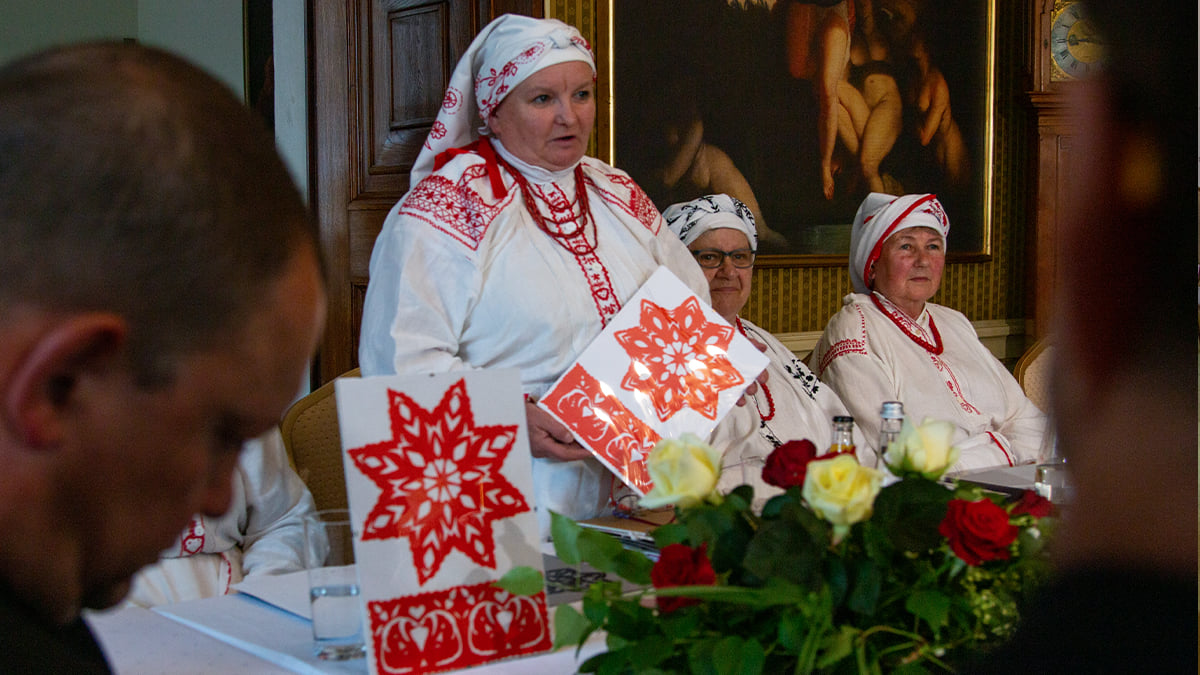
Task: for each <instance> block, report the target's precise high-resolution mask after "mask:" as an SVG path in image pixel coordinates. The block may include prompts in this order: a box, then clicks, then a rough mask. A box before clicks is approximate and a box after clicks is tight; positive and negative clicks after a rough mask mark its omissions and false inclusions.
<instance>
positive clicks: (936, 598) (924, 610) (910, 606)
mask: <svg viewBox="0 0 1200 675" xmlns="http://www.w3.org/2000/svg"><path fill="white" fill-rule="evenodd" d="M904 608H905V609H907V610H908V611H909V612H912V613H913V614H914V615H916V616H917V617H919V618H921V619H923V620H924V621H925V623H927V624H929V626H930V627H931V628H933V629H934V630H935V631H936V630H938V629H940V628H941V627H942V626H945V625H946V619H947V617H948V616H949V614H950V597H949V596H947V595H946V594H945V593H942V592H941V591H939V590H935V589H926V590H920V591H914V592H913V594H912V595H910V596H908V600H906V601H905V602H904Z"/></svg>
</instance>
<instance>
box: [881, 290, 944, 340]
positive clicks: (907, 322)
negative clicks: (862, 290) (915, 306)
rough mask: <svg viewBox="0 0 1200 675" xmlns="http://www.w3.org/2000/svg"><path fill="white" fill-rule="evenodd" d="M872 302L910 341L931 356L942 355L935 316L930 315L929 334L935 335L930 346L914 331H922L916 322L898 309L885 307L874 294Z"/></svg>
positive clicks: (939, 334)
mask: <svg viewBox="0 0 1200 675" xmlns="http://www.w3.org/2000/svg"><path fill="white" fill-rule="evenodd" d="M871 302H873V303H875V306H876V307H878V308H879V311H881V312H883V315H884V316H886V317H887V318H889V319H891V320H892V323H894V324H896V327H897V328H899V329H900V331H901V332H903V333H904V334H905V335H907V336H908V339H910V340H912V341H913V342H915V343H917V344H919V345H921V346H922V347H924V348H925V351H927V352H929V353H930V354H934V355H940V354H941V353H942V335H941V333H939V332H938V329H937V324H936V323H934V322H933V314H930V315H929V332H930V333H933V343H932V344H930V343H929V341H928V340H926V339H925V338H923V337H921V336H920V335H917V333H916V331H914V330H913V329H914V328H916V329H917V330H920V326H918V325H917V324H916V322H915V321H913V320H912V319H911V318H910V317H909V316H908V315H907V314H903V313H901V312H900V311H899V310H898V309H895V308H892V307H884V306H883V303H882V302H879V298H877V297H875V294H874V293H872V294H871Z"/></svg>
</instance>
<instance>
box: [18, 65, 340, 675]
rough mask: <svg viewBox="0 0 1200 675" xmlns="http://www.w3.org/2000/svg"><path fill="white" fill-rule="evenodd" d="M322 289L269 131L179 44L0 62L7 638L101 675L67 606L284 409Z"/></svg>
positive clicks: (93, 601)
mask: <svg viewBox="0 0 1200 675" xmlns="http://www.w3.org/2000/svg"><path fill="white" fill-rule="evenodd" d="M325 303H326V296H325V290H324V282H323V275H322V269H321V264H320V261H319V253H318V249H317V233H316V229H315V227H314V224H313V223H312V221H311V220H310V218H309V217H308V214H307V212H306V209H305V207H304V204H303V202H302V200H301V197H300V195H299V193H298V192H297V191H296V188H295V186H294V184H293V183H292V181H291V178H290V176H289V174H288V172H287V169H286V168H285V167H284V165H283V163H282V161H281V160H280V159H279V157H278V155H277V153H276V151H275V145H274V141H273V139H272V137H271V136H270V135H269V134H268V133H267V132H266V131H265V129H263V127H262V125H261V123H260V122H259V121H258V119H257V118H256V117H255V116H254V114H253V113H252V112H251V111H250V110H248V109H247V108H245V107H244V106H243V105H242V104H241V103H240V102H239V101H238V100H237V99H236V98H235V97H234V96H233V94H232V93H231V92H230V91H229V90H228V89H226V88H225V86H224V85H222V84H220V83H218V82H217V81H216V80H214V79H213V78H211V77H210V76H208V75H207V74H205V73H203V72H202V71H201V70H199V69H198V68H195V67H194V66H191V65H189V64H187V63H185V62H184V61H182V60H180V59H179V58H177V57H174V56H171V55H169V54H167V53H165V52H162V51H158V50H154V49H149V48H145V47H141V46H137V45H127V44H117V43H111V44H110V43H103V44H92V45H81V46H74V47H65V48H61V49H55V50H51V51H48V52H43V53H39V54H36V55H32V56H29V57H26V58H23V59H21V60H18V61H15V62H13V63H11V64H9V65H7V66H5V67H4V68H2V69H0V464H3V465H4V471H5V477H4V481H3V482H2V483H0V652H2V653H3V655H4V656H3V662H4V667H5V668H8V669H12V670H14V671H16V672H69V673H90V672H107V671H108V666H107V664H106V662H105V659H104V657H103V655H102V653H101V651H100V649H99V648H98V646H97V644H96V642H95V639H94V638H93V636H92V635H91V633H90V631H89V630H88V628H87V626H86V624H85V623H84V622H83V621H82V620H81V619H80V612H81V610H82V609H83V608H85V607H90V608H102V607H108V606H111V605H113V604H116V603H118V602H119V601H120V600H121V599H122V598H123V597H124V596H125V595H126V593H127V591H128V590H129V586H130V579H131V577H132V576H133V575H134V573H136V572H137V571H138V569H139V568H140V567H142V566H143V565H146V564H148V563H152V562H154V561H155V560H156V559H157V558H158V556H159V552H160V551H162V550H163V549H164V548H166V547H167V546H168V545H169V544H170V543H171V541H172V540H174V539H175V538H176V537H177V536H178V535H179V533H180V531H182V530H183V528H184V526H185V525H186V524H187V523H188V520H189V519H190V518H191V517H192V515H193V514H196V513H202V514H207V515H213V516H216V515H220V514H222V513H224V512H225V511H226V510H227V508H228V507H229V504H230V498H231V491H232V473H233V468H234V465H235V463H236V462H237V460H238V455H239V452H240V451H241V449H242V445H243V442H244V441H245V440H246V439H249V438H253V437H255V436H258V435H259V434H262V433H263V432H264V431H266V430H268V429H270V428H271V427H272V426H273V425H275V424H276V423H277V422H278V420H279V418H280V415H281V414H282V412H283V410H284V408H285V406H286V405H287V404H288V403H289V402H290V401H291V400H292V398H293V397H294V395H295V393H296V390H297V386H298V383H299V382H300V381H301V378H302V376H303V372H304V369H305V366H306V363H307V361H308V359H309V357H310V356H311V354H312V353H313V350H314V348H315V346H316V342H317V339H318V336H319V333H320V329H321V325H322V321H323V317H324V315H325Z"/></svg>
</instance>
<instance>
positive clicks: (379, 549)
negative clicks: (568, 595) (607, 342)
mask: <svg viewBox="0 0 1200 675" xmlns="http://www.w3.org/2000/svg"><path fill="white" fill-rule="evenodd" d="M336 394H337V396H336V400H337V408H338V421H339V426H340V428H341V439H342V448H343V453H342V458H343V461H344V464H345V467H346V488H347V493H348V496H349V501H350V515H351V518H352V519H353V520H354V524H355V532H354V539H355V542H354V544H355V559H356V560H357V561H358V578H359V587H360V592H361V593H362V596H363V600H364V606H365V610H366V613H365V620H364V622H363V627H364V630H363V632H364V636H365V638H366V642H367V646H368V659H370V665H371V672H373V673H432V672H440V671H446V670H452V669H459V668H467V667H470V666H474V665H477V664H481V663H485V662H488V661H494V660H497V659H502V658H507V657H512V656H518V655H524V654H532V653H535V652H540V651H545V650H547V649H549V648H550V647H551V636H550V627H549V621H548V614H547V611H546V597H545V594H544V593H539V594H538V595H536V596H532V597H521V596H513V595H509V594H508V593H506V592H504V591H502V590H500V589H499V588H496V587H494V586H492V582H494V581H495V580H497V579H499V578H500V577H501V576H503V574H504V572H506V571H508V570H509V569H511V568H513V567H514V566H518V565H527V566H530V567H533V568H534V569H541V568H542V557H541V548H540V544H539V536H538V524H537V518H536V517H535V515H534V513H533V504H534V502H533V479H532V474H531V460H530V454H529V437H528V434H527V431H526V428H525V406H524V396H523V394H522V391H521V383H520V379H519V377H518V372H517V371H516V370H514V369H504V370H489V371H463V372H456V373H441V374H437V375H415V376H382V377H366V378H345V379H339V380H337V384H336Z"/></svg>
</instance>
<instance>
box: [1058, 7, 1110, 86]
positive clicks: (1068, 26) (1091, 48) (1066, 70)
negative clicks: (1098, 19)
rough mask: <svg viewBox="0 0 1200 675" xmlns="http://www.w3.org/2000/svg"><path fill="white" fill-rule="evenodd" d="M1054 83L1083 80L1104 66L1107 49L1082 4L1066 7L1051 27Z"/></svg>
mask: <svg viewBox="0 0 1200 675" xmlns="http://www.w3.org/2000/svg"><path fill="white" fill-rule="evenodd" d="M1050 56H1051V57H1052V59H1053V63H1054V65H1055V66H1056V68H1053V69H1052V72H1051V76H1052V79H1054V80H1070V79H1082V78H1085V77H1088V76H1089V75H1093V74H1095V73H1097V72H1099V71H1100V70H1101V69H1102V68H1103V67H1104V57H1105V46H1104V41H1103V39H1102V38H1101V36H1100V34H1099V33H1098V32H1097V31H1096V28H1095V26H1094V25H1093V24H1092V22H1091V20H1090V19H1088V17H1087V14H1086V13H1085V12H1084V9H1083V7H1082V4H1081V3H1078V2H1074V3H1070V4H1068V5H1066V6H1065V7H1063V8H1062V9H1060V10H1059V11H1058V12H1057V13H1056V14H1055V15H1054V21H1053V23H1052V24H1051V25H1050Z"/></svg>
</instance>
